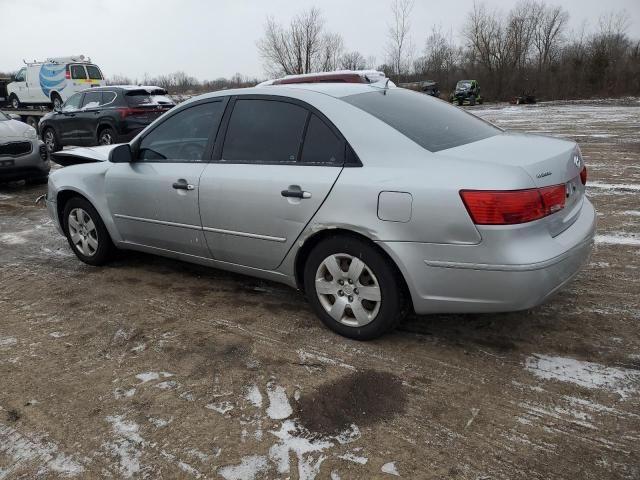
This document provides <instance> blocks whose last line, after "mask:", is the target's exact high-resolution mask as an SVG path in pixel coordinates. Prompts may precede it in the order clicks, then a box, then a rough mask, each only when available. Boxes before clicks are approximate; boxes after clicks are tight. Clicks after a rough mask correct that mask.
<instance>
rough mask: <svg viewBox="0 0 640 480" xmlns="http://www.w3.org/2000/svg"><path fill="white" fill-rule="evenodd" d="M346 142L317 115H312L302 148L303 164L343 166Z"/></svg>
mask: <svg viewBox="0 0 640 480" xmlns="http://www.w3.org/2000/svg"><path fill="white" fill-rule="evenodd" d="M345 146H346V144H345V142H344V141H343V140H342V139H341V138H339V137H338V136H337V135H336V134H335V133H333V130H331V129H330V128H329V126H328V125H327V124H326V123H324V122H323V121H322V120H321V119H320V118H318V117H317V116H316V115H311V118H310V119H309V126H308V127H307V134H306V135H305V137H304V146H303V148H302V163H309V164H320V165H342V164H343V163H344V153H345Z"/></svg>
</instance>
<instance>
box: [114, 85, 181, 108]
mask: <svg viewBox="0 0 640 480" xmlns="http://www.w3.org/2000/svg"><path fill="white" fill-rule="evenodd" d="M166 95H167V91H166V90H163V89H158V90H151V91H150V92H149V91H147V90H132V91H130V92H127V94H126V99H127V103H128V104H129V106H132V107H135V106H141V105H173V104H174V102H173V100H171V99H170V98H169V97H167V96H166Z"/></svg>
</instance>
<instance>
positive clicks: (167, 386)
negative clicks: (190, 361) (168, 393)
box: [156, 380, 178, 390]
mask: <svg viewBox="0 0 640 480" xmlns="http://www.w3.org/2000/svg"><path fill="white" fill-rule="evenodd" d="M156 388H159V389H160V390H175V389H176V388H178V383H177V382H174V381H173V380H169V381H166V382H160V383H159V384H157V385H156Z"/></svg>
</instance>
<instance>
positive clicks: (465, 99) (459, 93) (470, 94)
mask: <svg viewBox="0 0 640 480" xmlns="http://www.w3.org/2000/svg"><path fill="white" fill-rule="evenodd" d="M449 100H450V101H451V103H457V104H458V105H464V104H468V105H475V104H476V103H479V104H482V102H483V101H484V99H483V98H482V96H481V95H480V85H479V84H478V81H477V80H460V81H459V82H458V83H457V84H456V88H455V90H454V91H453V93H452V94H451V96H450V97H449Z"/></svg>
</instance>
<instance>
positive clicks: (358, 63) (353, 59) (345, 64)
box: [340, 51, 367, 70]
mask: <svg viewBox="0 0 640 480" xmlns="http://www.w3.org/2000/svg"><path fill="white" fill-rule="evenodd" d="M366 67H367V61H366V60H365V58H364V57H363V56H362V54H361V53H360V52H356V51H353V52H347V53H345V54H344V55H342V57H340V68H343V69H345V70H364V69H365V68H366Z"/></svg>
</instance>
